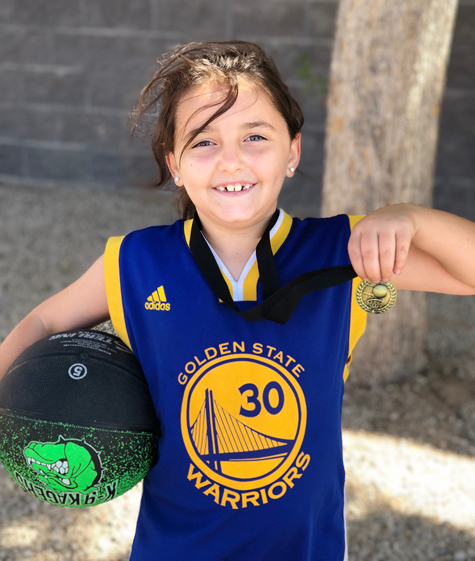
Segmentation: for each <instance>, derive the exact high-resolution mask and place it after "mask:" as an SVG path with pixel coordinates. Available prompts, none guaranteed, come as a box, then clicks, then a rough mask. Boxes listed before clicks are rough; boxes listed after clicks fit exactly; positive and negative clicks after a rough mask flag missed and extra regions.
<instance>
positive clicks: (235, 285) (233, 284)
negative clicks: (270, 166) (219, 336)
mask: <svg viewBox="0 0 475 561" xmlns="http://www.w3.org/2000/svg"><path fill="white" fill-rule="evenodd" d="M192 224H193V219H190V220H186V221H185V222H184V224H183V230H184V235H185V240H186V243H187V245H188V247H190V236H191V226H192ZM291 227H292V218H291V217H290V216H289V215H288V214H287V213H286V212H285V211H284V210H282V209H281V208H280V209H279V217H278V218H277V222H276V223H275V224H274V226H273V228H272V229H271V231H270V232H269V237H270V244H271V248H272V253H273V254H274V255H275V254H276V253H277V251H278V250H279V249H280V247H281V246H282V244H283V243H284V241H285V240H286V239H287V236H288V235H289V232H290V229H291ZM203 237H204V236H203ZM204 239H205V240H206V243H207V244H208V246H209V248H210V249H211V252H212V254H213V256H214V258H215V260H216V263H217V264H218V267H219V270H220V271H221V274H222V275H223V278H224V280H225V281H226V284H227V285H228V289H229V293H230V294H231V297H232V299H233V300H234V301H235V302H248V301H253V302H255V301H256V300H257V283H258V280H259V269H258V266H257V259H256V252H255V251H254V253H253V254H252V255H251V257H250V258H249V261H248V262H247V264H246V266H245V267H244V269H243V271H242V273H241V276H240V277H239V279H238V280H237V281H236V280H234V278H233V276H232V275H231V273H230V272H229V271H228V269H227V267H226V265H225V264H224V263H223V262H222V260H221V259H220V258H219V256H218V255H217V254H216V252H215V251H214V249H213V248H212V247H211V245H210V244H209V242H208V240H207V239H206V238H205V237H204Z"/></svg>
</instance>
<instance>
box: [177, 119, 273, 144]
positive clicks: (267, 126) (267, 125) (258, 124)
mask: <svg viewBox="0 0 475 561" xmlns="http://www.w3.org/2000/svg"><path fill="white" fill-rule="evenodd" d="M257 127H261V128H264V129H270V130H273V131H275V130H276V128H275V127H273V126H272V125H271V124H270V123H267V122H266V121H252V122H250V123H242V124H241V126H240V127H239V128H240V129H242V130H244V129H254V128H257ZM199 129H200V127H197V128H195V129H193V130H191V131H190V132H189V133H188V134H187V135H186V137H185V138H184V141H185V142H187V141H188V139H189V138H191V137H192V136H193V135H194V134H195V133H197V132H198V131H199ZM214 130H215V129H214V127H210V126H207V127H205V128H204V129H203V130H202V131H201V132H213V131H214Z"/></svg>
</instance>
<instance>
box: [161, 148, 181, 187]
mask: <svg viewBox="0 0 475 561" xmlns="http://www.w3.org/2000/svg"><path fill="white" fill-rule="evenodd" d="M165 159H166V161H167V166H168V169H169V170H170V173H171V174H172V177H173V180H174V181H175V183H176V185H177V186H178V187H181V186H183V182H182V181H181V178H180V173H179V171H178V165H177V163H176V158H175V155H174V154H173V152H167V153H166V154H165ZM177 178H178V179H177Z"/></svg>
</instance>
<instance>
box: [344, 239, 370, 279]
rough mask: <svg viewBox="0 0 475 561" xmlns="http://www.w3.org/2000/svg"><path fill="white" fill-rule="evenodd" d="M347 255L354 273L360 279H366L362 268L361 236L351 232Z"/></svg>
mask: <svg viewBox="0 0 475 561" xmlns="http://www.w3.org/2000/svg"><path fill="white" fill-rule="evenodd" d="M348 255H349V256H350V261H351V264H352V265H353V269H354V270H355V273H356V274H357V275H358V276H359V277H360V279H366V278H367V276H366V271H365V269H364V266H363V256H362V255H361V234H359V233H358V232H357V231H355V230H353V232H352V233H351V236H350V239H349V241H348Z"/></svg>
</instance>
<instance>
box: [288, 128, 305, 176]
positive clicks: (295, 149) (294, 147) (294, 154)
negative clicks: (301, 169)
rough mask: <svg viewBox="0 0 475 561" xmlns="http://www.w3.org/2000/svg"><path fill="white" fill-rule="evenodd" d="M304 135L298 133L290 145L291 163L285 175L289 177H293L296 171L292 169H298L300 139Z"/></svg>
mask: <svg viewBox="0 0 475 561" xmlns="http://www.w3.org/2000/svg"><path fill="white" fill-rule="evenodd" d="M301 137H302V135H301V134H300V133H299V132H298V133H297V134H296V135H295V138H294V139H293V140H292V142H291V144H290V152H289V163H288V169H287V173H286V174H285V175H286V176H287V177H293V175H294V173H295V171H290V168H293V169H294V170H296V169H297V166H298V164H299V162H300V139H301Z"/></svg>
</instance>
